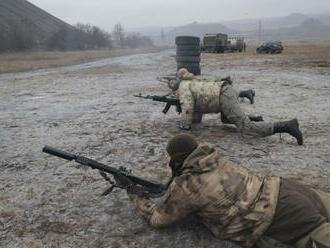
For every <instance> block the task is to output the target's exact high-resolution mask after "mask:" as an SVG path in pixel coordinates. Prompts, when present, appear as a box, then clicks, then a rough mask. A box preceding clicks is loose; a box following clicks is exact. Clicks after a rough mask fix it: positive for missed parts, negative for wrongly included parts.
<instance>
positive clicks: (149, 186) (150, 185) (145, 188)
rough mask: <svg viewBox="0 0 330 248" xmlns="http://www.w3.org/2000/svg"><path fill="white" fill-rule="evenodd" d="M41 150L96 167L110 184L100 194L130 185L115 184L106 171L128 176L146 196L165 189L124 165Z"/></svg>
mask: <svg viewBox="0 0 330 248" xmlns="http://www.w3.org/2000/svg"><path fill="white" fill-rule="evenodd" d="M42 151H43V152H45V153H48V154H50V155H53V156H57V157H60V158H63V159H66V160H69V161H72V160H74V161H76V162H77V163H79V164H82V165H86V166H88V167H90V168H92V169H97V170H99V172H100V174H101V176H102V177H103V178H104V179H105V180H106V181H108V182H109V183H110V184H111V186H110V188H108V189H107V190H106V191H105V192H104V193H103V194H102V195H108V194H109V193H110V192H111V191H112V190H113V189H114V188H115V187H117V188H124V189H127V187H129V186H131V185H128V186H121V185H117V184H115V183H114V182H113V181H111V179H110V178H109V177H108V176H107V175H106V173H108V174H112V175H114V176H118V175H119V176H121V177H126V178H128V179H129V180H130V181H131V182H132V183H133V184H134V185H136V186H138V187H139V190H140V192H142V194H143V195H146V196H148V197H152V198H155V197H160V196H162V195H163V194H164V193H165V190H166V188H167V187H166V185H164V184H159V183H155V182H152V181H148V180H146V179H143V178H140V177H136V176H134V175H132V174H130V173H129V171H128V170H127V169H126V168H124V167H120V168H119V169H116V168H113V167H110V166H108V165H105V164H101V163H99V162H97V161H95V160H92V159H89V158H86V157H83V156H78V155H75V154H72V153H69V152H65V151H61V150H59V149H57V148H53V147H50V146H45V147H44V148H43V149H42Z"/></svg>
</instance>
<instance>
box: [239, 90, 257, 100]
mask: <svg viewBox="0 0 330 248" xmlns="http://www.w3.org/2000/svg"><path fill="white" fill-rule="evenodd" d="M255 95H256V92H255V91H254V90H252V89H250V90H242V91H240V92H239V95H238V96H239V97H246V98H247V99H249V100H250V103H251V104H253V103H254V96H255Z"/></svg>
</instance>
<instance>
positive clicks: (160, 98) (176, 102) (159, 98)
mask: <svg viewBox="0 0 330 248" xmlns="http://www.w3.org/2000/svg"><path fill="white" fill-rule="evenodd" d="M133 96H135V97H139V98H144V99H151V100H153V101H157V102H166V105H165V108H164V109H163V111H162V112H163V113H164V114H167V112H168V110H169V109H170V108H171V106H172V105H173V106H175V107H176V111H177V112H178V113H179V114H180V113H182V108H181V104H180V101H179V100H178V99H176V98H175V97H168V96H167V95H165V96H150V95H147V96H142V95H141V94H139V95H133Z"/></svg>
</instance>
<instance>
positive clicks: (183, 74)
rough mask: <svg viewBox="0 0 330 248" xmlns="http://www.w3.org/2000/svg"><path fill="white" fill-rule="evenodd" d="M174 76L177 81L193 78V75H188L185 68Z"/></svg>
mask: <svg viewBox="0 0 330 248" xmlns="http://www.w3.org/2000/svg"><path fill="white" fill-rule="evenodd" d="M176 76H177V78H178V79H179V80H182V79H185V80H191V79H194V78H195V75H194V74H192V73H190V72H189V71H188V70H187V69H186V68H181V69H180V70H178V71H177V73H176Z"/></svg>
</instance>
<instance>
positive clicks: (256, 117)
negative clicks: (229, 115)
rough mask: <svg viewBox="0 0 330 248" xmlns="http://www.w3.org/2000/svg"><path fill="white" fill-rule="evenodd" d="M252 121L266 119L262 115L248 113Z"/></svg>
mask: <svg viewBox="0 0 330 248" xmlns="http://www.w3.org/2000/svg"><path fill="white" fill-rule="evenodd" d="M248 117H249V119H250V121H254V122H258V121H264V118H262V116H261V115H248Z"/></svg>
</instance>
